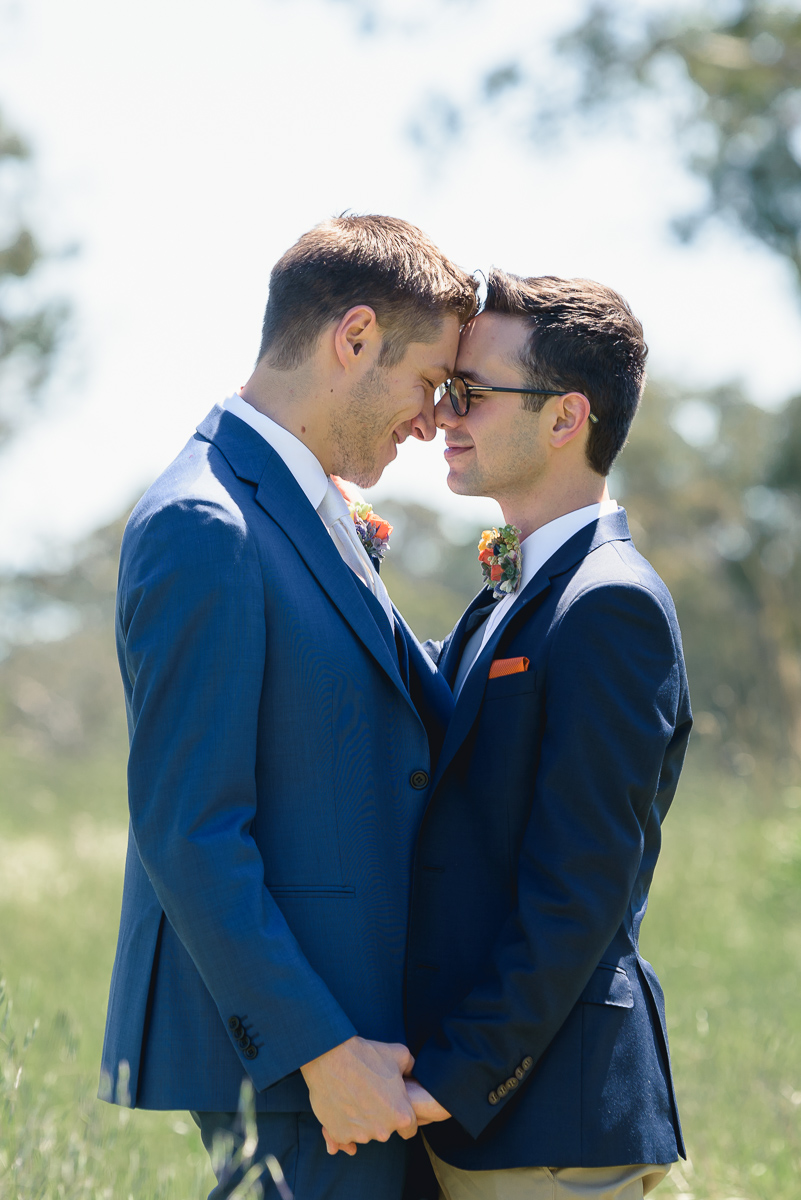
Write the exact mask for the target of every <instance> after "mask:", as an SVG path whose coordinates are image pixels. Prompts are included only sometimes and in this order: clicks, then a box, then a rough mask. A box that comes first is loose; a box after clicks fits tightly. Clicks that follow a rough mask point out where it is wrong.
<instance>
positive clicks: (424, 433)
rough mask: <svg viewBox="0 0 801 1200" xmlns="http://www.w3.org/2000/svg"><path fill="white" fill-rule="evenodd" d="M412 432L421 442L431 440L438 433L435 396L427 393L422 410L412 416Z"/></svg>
mask: <svg viewBox="0 0 801 1200" xmlns="http://www.w3.org/2000/svg"><path fill="white" fill-rule="evenodd" d="M411 427H412V428H411V432H412V434H413V435H414V437H416V438H419V439H420V441H421V442H430V441H433V439H434V438H435V437H436V435H437V427H436V425H435V423H434V397H433V395H427V396H426V398H425V402H424V404H423V407H422V408H421V410H420V412H419V413H418V414H417V416H416V417H413V418H412V422H411Z"/></svg>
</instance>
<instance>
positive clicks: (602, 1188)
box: [426, 1143, 670, 1200]
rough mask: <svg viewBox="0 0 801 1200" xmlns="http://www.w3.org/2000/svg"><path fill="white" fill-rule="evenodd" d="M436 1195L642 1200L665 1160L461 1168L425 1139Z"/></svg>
mask: <svg viewBox="0 0 801 1200" xmlns="http://www.w3.org/2000/svg"><path fill="white" fill-rule="evenodd" d="M426 1150H427V1151H428V1157H429V1158H430V1159H431V1165H432V1166H433V1168H434V1174H435V1175H436V1177H437V1182H438V1183H439V1187H440V1192H439V1200H642V1197H643V1196H647V1195H648V1193H649V1192H652V1191H653V1189H654V1188H655V1187H656V1185H657V1184H658V1183H661V1182H662V1180H663V1179H664V1178H665V1176H666V1175H667V1173H668V1171H669V1170H670V1165H669V1164H668V1165H667V1166H648V1165H643V1164H637V1165H635V1166H628V1167H513V1168H511V1169H510V1170H507V1171H462V1170H460V1168H459V1167H452V1166H451V1165H450V1163H446V1162H443V1161H442V1159H441V1158H437V1156H436V1154H435V1153H434V1152H433V1150H432V1149H431V1147H430V1146H429V1145H428V1143H426Z"/></svg>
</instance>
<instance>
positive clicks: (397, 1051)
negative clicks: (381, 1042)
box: [387, 1042, 414, 1075]
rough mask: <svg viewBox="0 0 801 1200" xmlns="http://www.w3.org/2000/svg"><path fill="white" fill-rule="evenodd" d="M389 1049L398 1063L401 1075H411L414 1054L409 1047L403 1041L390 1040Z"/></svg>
mask: <svg viewBox="0 0 801 1200" xmlns="http://www.w3.org/2000/svg"><path fill="white" fill-rule="evenodd" d="M387 1049H388V1050H389V1052H390V1054H391V1055H392V1057H393V1058H394V1060H395V1062H396V1063H397V1064H398V1070H399V1071H400V1073H401V1075H411V1073H412V1071H413V1070H414V1055H413V1054H412V1052H411V1050H410V1049H409V1047H408V1046H404V1045H403V1043H402V1042H390V1043H389V1044H388V1046H387Z"/></svg>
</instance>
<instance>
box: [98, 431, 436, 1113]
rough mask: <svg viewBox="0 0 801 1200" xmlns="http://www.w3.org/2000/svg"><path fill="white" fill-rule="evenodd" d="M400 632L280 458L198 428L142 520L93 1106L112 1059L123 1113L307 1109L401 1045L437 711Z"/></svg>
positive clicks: (131, 573) (125, 607) (123, 592)
mask: <svg viewBox="0 0 801 1200" xmlns="http://www.w3.org/2000/svg"><path fill="white" fill-rule="evenodd" d="M398 622H399V630H400V636H399V639H398V645H397V646H396V644H395V642H394V640H393V637H392V633H391V630H390V627H389V624H388V622H387V621H386V619H385V617H384V615H383V613H382V612H381V610H380V607H379V606H378V605H377V604H376V602H375V600H374V598H373V597H372V596H371V595H370V594H369V593H368V592H367V590H366V589H365V588H364V587H363V586H362V585H361V584H360V583H359V581H358V580H357V579H356V577H355V575H354V574H353V572H352V571H351V570H350V569H349V568H348V567H347V566H346V564H345V563H344V562H343V561H342V559H341V558H340V556H339V554H338V552H337V550H336V548H335V546H334V544H333V543H332V541H331V538H330V536H329V534H328V533H327V531H326V529H325V527H324V525H323V524H322V522H321V521H320V518H319V517H318V515H317V514H316V513H315V511H314V509H313V508H312V507H311V505H310V504H309V502H308V500H307V499H306V497H305V495H304V494H303V492H302V491H301V489H300V487H299V486H298V485H297V483H296V482H295V480H294V478H293V477H292V475H291V473H290V472H289V471H288V469H287V468H286V466H285V465H284V463H283V461H282V460H281V458H280V457H279V456H278V455H277V454H276V453H275V452H274V451H273V450H272V449H271V448H270V446H269V445H268V444H267V443H266V442H265V441H264V440H263V439H262V438H261V437H260V436H259V434H258V433H256V432H255V431H254V430H253V429H251V428H250V427H249V426H248V425H246V424H245V423H244V422H242V421H241V420H239V419H238V418H237V417H235V416H233V415H232V414H229V413H224V412H222V411H221V410H220V409H215V410H213V412H212V413H211V414H210V416H209V417H208V418H207V419H206V420H205V421H204V423H203V424H202V425H201V426H200V427H199V430H198V433H197V434H196V435H195V436H194V437H193V438H192V439H191V440H190V442H189V443H188V444H187V446H186V447H185V449H184V450H183V451H182V452H181V454H180V455H179V456H178V458H177V459H176V461H175V462H174V463H173V464H172V466H171V467H169V469H168V470H167V471H166V472H165V473H164V474H163V475H162V476H161V478H160V479H159V480H158V481H157V482H156V483H155V484H154V485H153V486H152V487H151V489H150V490H149V491H148V493H147V494H146V496H145V497H144V498H143V500H142V501H141V502H140V503H139V504H138V505H137V507H136V509H135V510H134V513H133V515H132V517H131V519H130V521H129V523H128V527H127V529H126V531H125V536H124V539H123V545H122V558H121V564H120V580H119V593H118V609H117V641H118V650H119V659H120V666H121V670H122V676H123V682H124V686H125V699H126V704H127V711H128V722H129V731H130V761H129V769H128V781H129V799H130V815H131V827H130V839H129V849H128V860H127V866H126V872H125V885H124V893H123V902H122V917H121V923H120V935H119V943H118V948H117V956H116V961H115V965H114V973H113V978H112V983H111V995H110V999H109V1009H108V1020H107V1027H106V1039H105V1046H104V1050H103V1071H104V1076H103V1081H102V1085H101V1094H105V1095H106V1096H110V1097H113V1096H115V1094H116V1093H117V1092H118V1090H122V1089H119V1083H120V1063H121V1062H122V1061H123V1060H124V1061H126V1062H127V1063H128V1064H129V1068H130V1082H129V1084H128V1089H129V1091H130V1102H132V1103H134V1104H137V1105H139V1106H141V1107H145V1108H167V1109H169V1108H190V1109H196V1110H211V1111H230V1110H233V1109H236V1106H237V1100H238V1097H239V1090H240V1085H241V1083H242V1080H243V1078H244V1077H245V1076H246V1075H247V1076H249V1077H250V1079H251V1080H252V1082H253V1085H254V1087H255V1089H256V1091H257V1107H258V1108H260V1109H267V1110H290V1111H291V1110H295V1109H303V1108H308V1107H309V1101H308V1091H307V1089H306V1087H305V1084H304V1081H303V1078H302V1076H301V1075H300V1073H299V1071H298V1068H299V1067H300V1066H301V1064H303V1063H305V1062H307V1061H308V1060H310V1059H312V1058H314V1057H315V1056H317V1055H319V1054H322V1053H323V1052H324V1051H326V1050H328V1049H330V1048H331V1047H333V1046H334V1045H336V1044H338V1043H339V1042H341V1041H343V1040H344V1039H346V1038H348V1037H350V1036H351V1035H353V1034H354V1033H359V1034H360V1035H362V1036H364V1037H370V1038H378V1039H382V1040H385V1041H403V1039H404V1036H405V1034H404V1024H403V1005H402V993H403V960H404V950H405V945H406V933H407V918H408V903H409V881H410V877H411V863H412V853H413V842H414V837H415V834H416V832H417V829H418V826H419V821H420V817H421V815H422V809H423V804H424V800H425V794H426V793H425V785H426V784H427V783H428V775H429V773H430V771H431V769H432V756H431V753H430V744H429V738H428V736H427V729H426V725H427V726H428V727H429V729H430V730H431V731H432V737H433V742H434V748H435V750H436V748H437V746H438V740H437V739H438V738H440V740H441V732H442V729H443V728H444V725H445V724H446V723H447V719H448V717H449V716H450V712H451V710H452V698H451V696H450V693H449V690H448V688H447V686H446V685H445V683H444V682H443V681H442V679H441V678H440V677H439V676H438V675H437V673H436V670H435V668H434V667H433V665H432V663H431V662H430V660H429V659H428V658H427V657H426V655H424V654H423V653H422V651H421V649H420V647H419V646H418V644H417V643H416V642H415V640H414V638H413V636H412V635H411V633H410V632H409V631H408V630H407V629H406V627H405V626H403V623H402V622H401V621H400V618H398ZM399 652H400V653H399ZM399 668H400V669H399ZM404 676H405V678H406V679H408V684H409V686H408V688H407V686H406V684H405V678H404ZM421 718H422V719H421ZM123 1098H124V1097H123Z"/></svg>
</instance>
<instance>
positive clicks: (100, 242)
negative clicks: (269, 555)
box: [0, 0, 801, 568]
mask: <svg viewBox="0 0 801 1200" xmlns="http://www.w3.org/2000/svg"><path fill="white" fill-rule="evenodd" d="M646 2H650V0H640V3H646ZM386 7H388V8H389V9H393V7H394V10H395V11H397V12H398V13H402V14H404V15H407V14H411V16H412V17H414V15H415V14H416V13H418V12H420V13H423V12H427V11H429V10H430V9H432V8H435V6H434V5H433V4H423V3H422V0H398V3H397V5H395V6H393V5H392V3H388V4H387V5H386ZM577 7H578V2H577V0H538V3H537V4H536V5H532V4H531V2H530V0H484V2H482V0H476V2H475V3H474V4H472V5H466V6H459V5H456V4H454V3H450V4H448V3H444V4H443V6H442V8H441V9H439V10H436V11H437V13H438V15H437V16H436V19H435V20H434V21H433V22H432V23H431V24H429V25H425V26H424V27H423V28H422V31H421V32H418V33H417V34H413V33H412V34H404V33H403V32H398V31H396V32H393V33H391V34H389V35H384V36H377V37H372V38H370V37H363V36H360V34H359V31H358V27H357V23H356V21H355V20H354V18H353V15H352V13H351V11H350V9H349V8H348V7H347V6H346V5H345V4H343V3H342V2H332V0H226V2H225V3H224V4H223V3H221V2H220V0H166V2H165V0H136V3H133V2H132V0H115V2H114V3H113V4H110V3H109V2H108V0H70V3H69V4H65V3H64V0H24V4H23V3H22V2H21V0H17V2H15V3H8V0H6V3H5V6H3V2H2V0H0V105H2V107H3V109H4V111H5V114H6V117H7V119H8V121H9V122H10V123H11V124H12V125H13V126H15V127H17V128H18V129H19V130H20V131H22V132H24V133H25V134H26V135H27V136H28V138H29V140H30V142H31V143H32V145H33V148H34V150H35V153H36V171H35V189H34V190H33V191H32V195H31V199H32V203H33V208H32V219H33V221H34V222H35V227H36V228H37V229H38V230H40V231H44V234H45V240H46V241H47V242H49V243H50V244H51V245H53V246H55V247H58V246H65V245H67V244H69V243H71V242H76V241H77V242H78V243H79V244H80V253H79V254H78V255H77V256H76V257H75V258H74V259H71V260H70V261H69V262H68V263H65V264H64V265H62V266H61V267H60V268H59V269H58V271H56V272H54V278H57V279H58V282H59V283H60V286H61V287H62V288H63V290H64V291H66V292H68V293H69V295H70V296H71V297H72V298H73V301H74V308H75V338H74V340H73V343H72V346H71V349H70V353H69V354H68V355H67V356H66V357H65V360H64V363H63V365H62V368H61V370H60V371H59V372H58V374H57V377H56V379H55V381H54V386H53V388H52V403H51V406H50V408H49V410H48V412H47V415H46V416H45V417H44V418H43V419H39V420H38V421H36V422H35V423H31V425H30V426H29V428H28V429H27V430H26V431H25V432H24V433H23V434H22V435H21V436H20V437H19V438H17V439H16V441H15V442H14V443H13V445H12V447H11V449H10V450H9V452H8V453H7V454H6V456H5V457H4V459H3V462H2V475H1V476H0V512H2V514H3V519H2V522H0V568H3V567H8V566H22V565H25V564H30V563H32V562H34V561H37V560H38V561H53V560H54V558H56V557H57V556H58V548H59V546H60V545H62V544H63V543H64V542H65V541H67V540H69V539H71V538H74V537H76V536H79V535H82V534H84V533H86V532H88V531H89V530H91V529H92V528H93V527H94V526H96V525H97V524H99V523H101V522H104V521H106V520H109V519H110V518H112V517H114V516H115V515H117V513H119V512H120V511H121V510H122V509H123V507H124V506H125V505H127V504H128V503H129V502H131V501H132V500H133V499H134V498H135V497H136V496H137V495H138V494H139V493H140V492H141V491H142V490H144V488H145V487H146V486H147V484H148V483H149V482H150V481H151V480H152V479H153V478H154V477H155V475H156V474H158V473H159V471H160V470H161V469H162V468H163V467H164V466H165V465H166V464H167V463H168V462H169V461H170V460H171V459H172V457H173V456H174V455H175V454H176V453H177V451H178V450H179V449H180V448H181V446H182V445H183V444H184V442H185V441H186V440H187V438H188V437H189V436H190V435H191V433H192V432H193V430H194V428H195V426H196V424H197V423H198V421H200V420H201V419H202V418H203V417H204V416H205V414H206V413H207V411H208V410H209V409H210V408H211V406H212V405H213V404H214V403H215V402H217V401H219V400H220V399H221V398H222V397H223V396H224V395H226V394H227V392H229V391H230V390H232V389H233V388H235V387H237V386H238V385H239V384H241V383H242V382H244V380H245V379H246V378H247V376H248V375H249V374H250V371H251V369H252V366H253V360H254V357H255V353H256V349H257V345H258V340H259V331H260V325H261V317H262V313H263V309H264V302H265V299H266V290H267V280H268V276H269V271H270V268H271V266H272V264H273V262H274V261H275V260H276V259H277V258H278V257H279V255H280V254H281V253H282V252H283V251H284V250H285V249H286V248H287V247H288V246H289V245H290V244H291V243H292V242H294V241H295V239H296V238H297V237H298V236H299V234H300V233H302V232H303V231H304V230H305V229H307V228H309V227H310V226H311V225H313V224H314V223H315V222H317V221H318V220H320V219H322V218H324V217H326V216H329V215H331V214H332V213H335V212H340V211H342V210H344V209H346V208H350V209H352V210H354V211H361V212H370V211H373V212H387V213H392V214H394V215H398V216H402V217H405V218H406V219H408V220H410V221H413V222H415V223H416V224H418V225H420V226H422V228H424V229H425V230H426V231H427V232H428V233H429V234H431V236H432V237H433V238H434V239H435V240H436V241H437V242H438V243H439V244H440V245H441V246H442V247H443V249H444V250H445V251H446V252H447V253H448V254H449V255H450V256H451V257H453V258H454V259H456V260H457V261H458V262H460V263H461V264H462V265H463V266H465V267H466V268H468V269H471V270H472V269H474V268H476V267H486V266H488V265H489V264H492V263H496V264H498V265H499V266H503V267H506V268H507V269H509V270H512V271H514V272H516V273H518V274H524V275H525V274H543V273H553V274H559V275H567V276H570V275H585V276H588V277H590V278H596V279H600V280H602V281H603V282H605V283H609V284H611V285H612V286H614V287H616V288H618V289H619V290H620V291H622V292H623V294H624V295H625V296H626V297H627V298H628V299H629V301H630V303H631V304H632V307H633V308H634V310H635V312H636V313H637V314H638V315H639V316H640V317H641V319H642V321H643V323H644V325H645V330H646V336H647V338H648V342H649V344H650V346H651V355H652V357H651V372H652V374H654V375H661V376H668V375H669V376H670V377H671V378H676V379H678V380H679V381H682V382H684V383H685V384H687V385H688V386H689V387H691V388H693V387H702V386H704V385H706V384H711V383H717V382H720V381H723V380H731V379H735V378H738V377H740V378H742V379H743V380H744V381H745V383H746V385H747V386H748V387H749V389H751V391H752V393H753V395H754V397H755V399H757V400H759V402H760V403H763V404H766V405H775V404H777V403H779V402H780V401H781V400H782V399H784V398H785V397H787V396H788V395H790V394H791V393H793V392H794V391H797V390H798V380H799V377H801V319H799V308H798V305H797V301H796V300H795V298H794V296H793V293H792V290H791V286H790V281H789V275H788V272H787V269H786V268H785V267H784V266H783V265H782V264H780V263H777V262H776V261H774V260H773V259H771V257H770V256H769V255H768V254H767V253H766V252H763V251H761V250H760V249H758V248H755V247H753V246H749V245H747V244H746V243H745V242H743V241H741V240H738V239H737V238H736V237H734V236H733V235H731V234H727V233H726V232H725V231H717V232H712V233H707V234H706V235H705V236H704V238H703V239H702V240H701V241H700V242H699V243H697V244H695V245H694V246H692V247H690V248H683V247H678V246H676V245H675V244H674V243H672V242H671V241H670V240H669V238H668V237H667V236H666V235H665V232H664V230H665V225H666V223H667V220H668V218H669V217H670V216H672V215H674V214H675V213H676V212H677V211H681V210H682V209H683V208H686V207H690V206H691V205H692V202H693V200H694V199H695V200H697V199H698V196H699V192H698V187H697V185H696V184H694V183H692V182H691V181H688V180H687V179H686V178H685V177H684V176H683V175H682V174H681V172H680V171H678V169H677V167H676V157H675V147H673V146H672V145H670V143H669V142H668V141H666V139H665V138H664V137H663V136H661V135H660V136H658V137H657V136H652V137H646V138H645V139H642V138H641V139H640V141H639V142H630V141H626V140H625V139H623V138H622V137H621V136H619V135H616V134H614V133H610V134H609V136H608V137H605V136H594V137H592V138H590V139H584V140H582V139H580V138H572V137H571V138H570V139H567V140H566V141H563V142H562V143H561V144H560V145H558V146H557V147H556V148H555V149H553V150H549V151H546V150H544V149H543V148H537V147H535V146H534V145H533V144H532V143H531V142H530V141H528V140H526V138H525V137H524V136H523V134H522V132H521V128H510V127H509V126H508V124H502V123H501V122H500V121H499V119H498V117H497V116H493V114H492V112H491V111H490V112H489V113H488V115H487V117H486V118H485V119H484V120H483V121H481V122H479V123H477V124H476V125H474V126H473V127H471V128H470V129H469V130H468V132H467V134H466V136H465V139H464V140H463V141H462V142H460V143H459V144H458V145H456V146H455V147H454V148H453V150H452V152H451V153H450V154H448V155H447V157H446V158H445V159H444V160H442V161H440V162H435V161H433V160H432V159H431V158H430V157H427V156H426V155H424V154H422V153H421V152H420V150H419V149H418V148H416V147H415V146H414V144H413V143H412V141H411V139H410V138H409V137H408V136H407V132H406V131H407V129H408V126H409V124H410V121H411V119H412V118H413V117H414V116H417V115H419V112H420V111H421V106H422V103H423V100H424V99H425V96H426V95H427V94H428V92H429V91H430V90H431V89H432V88H433V87H434V86H439V87H440V88H442V87H443V86H449V85H452V86H453V88H454V91H455V92H456V93H457V94H458V97H459V98H462V97H464V96H467V95H469V94H470V91H471V88H472V86H473V81H474V80H476V79H478V78H480V75H481V73H482V70H483V69H484V68H486V67H488V66H492V65H494V64H495V63H496V61H499V60H500V61H504V60H506V59H508V58H509V57H510V55H512V54H513V53H515V52H516V51H517V50H519V48H520V47H521V46H530V47H531V51H532V52H531V53H530V54H529V55H528V58H529V61H530V62H531V63H534V64H535V63H537V62H538V61H539V56H541V55H542V54H543V50H542V45H543V44H544V41H545V39H546V38H547V35H548V33H549V32H550V31H552V30H554V29H557V28H559V27H561V26H562V24H564V23H566V22H567V21H569V18H570V16H571V13H575V12H576V11H577ZM446 473H447V472H446V468H445V466H444V462H443V459H442V446H441V443H440V442H439V441H437V442H435V443H433V444H431V445H413V446H406V447H403V448H402V450H401V453H400V455H399V457H398V459H397V461H396V462H395V463H394V464H393V465H392V466H391V467H390V468H389V469H388V470H387V472H386V473H385V476H384V479H383V480H382V481H381V483H380V484H379V486H378V487H377V488H376V489H374V491H373V493H372V496H373V499H374V502H375V503H376V506H378V500H379V499H380V498H383V497H386V496H387V495H393V496H398V497H400V498H415V499H417V500H420V501H421V502H424V503H427V504H430V505H433V506H436V507H438V508H440V509H441V510H443V512H445V513H449V514H452V515H454V514H455V518H456V519H457V520H458V519H460V518H461V519H462V520H464V521H470V522H474V523H475V525H476V527H477V528H481V526H482V525H483V524H485V523H487V522H488V521H490V520H494V519H495V518H496V513H497V510H496V509H495V507H494V505H493V504H492V503H491V502H488V501H482V500H475V501H467V500H464V499H461V498H459V499H457V498H455V497H453V496H452V495H451V493H450V492H449V491H448V489H447V485H446V484H445V476H446Z"/></svg>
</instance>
